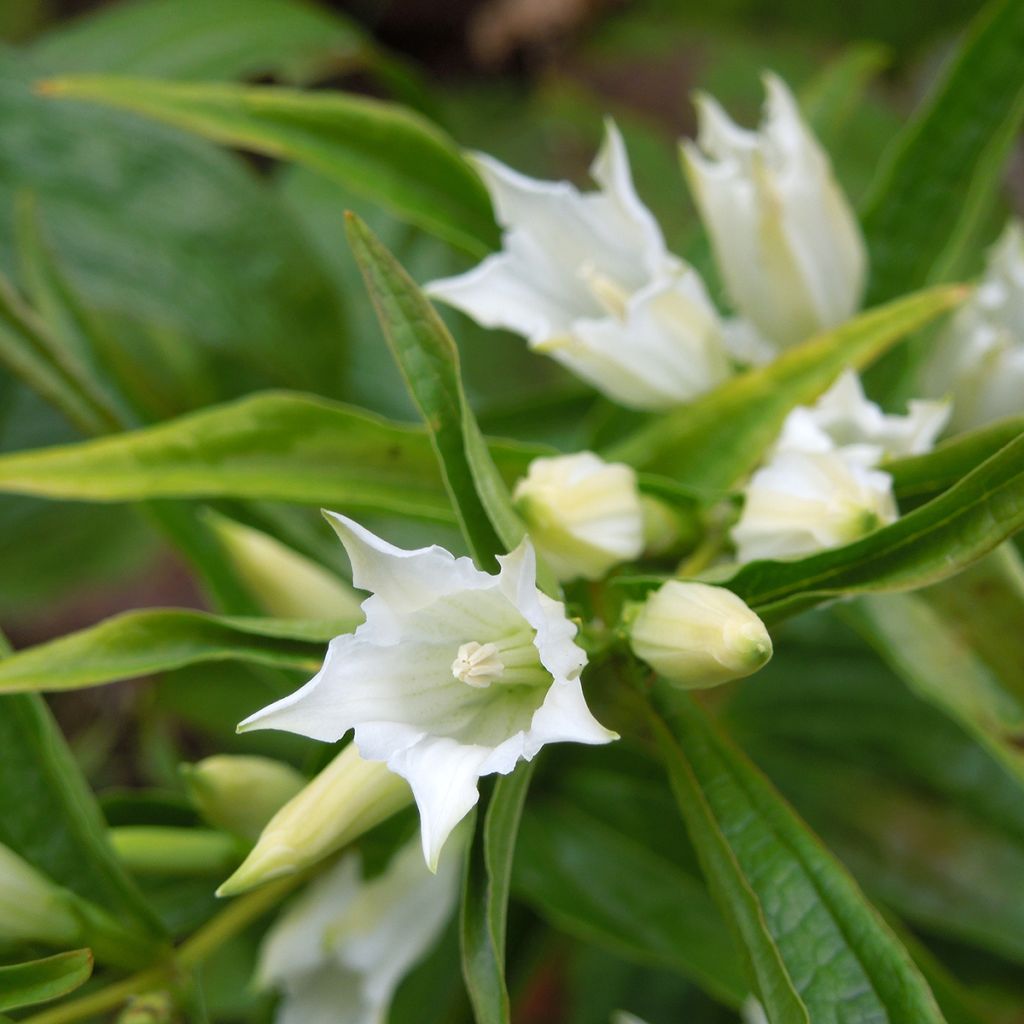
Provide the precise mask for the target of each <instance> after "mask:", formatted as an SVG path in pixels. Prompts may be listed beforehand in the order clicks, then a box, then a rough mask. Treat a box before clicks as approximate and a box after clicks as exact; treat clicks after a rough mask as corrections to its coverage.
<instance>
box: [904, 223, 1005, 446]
mask: <svg viewBox="0 0 1024 1024" xmlns="http://www.w3.org/2000/svg"><path fill="white" fill-rule="evenodd" d="M923 383H924V390H925V391H926V393H928V394H932V395H951V396H952V398H953V419H952V423H951V426H952V428H953V429H954V430H967V429H970V428H971V427H977V426H981V425H982V424H984V423H988V422H990V421H992V420H996V419H999V418H1001V417H1003V416H1012V415H1016V414H1019V413H1022V412H1024V223H1022V222H1021V221H1018V220H1015V221H1011V222H1010V223H1009V224H1007V226H1006V230H1005V231H1004V232H1003V234H1002V235H1001V236H1000V238H999V241H998V242H997V243H996V244H995V246H994V247H993V248H992V251H991V253H990V254H989V258H988V266H987V268H986V271H985V276H984V278H983V279H982V282H981V284H980V285H979V287H978V289H977V290H976V291H975V293H974V294H973V295H972V296H971V298H970V299H969V300H968V301H967V302H966V303H965V304H964V305H963V306H962V307H961V308H960V309H959V310H958V311H957V313H956V314H955V315H954V316H953V318H952V320H951V321H950V323H949V326H948V327H947V328H946V329H945V330H944V331H943V333H942V335H941V336H940V338H939V339H938V342H937V344H936V346H935V351H934V354H933V355H932V357H931V358H930V359H929V360H928V363H927V364H926V366H925V370H924V376H923Z"/></svg>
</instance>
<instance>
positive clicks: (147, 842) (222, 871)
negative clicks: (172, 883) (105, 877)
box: [108, 825, 251, 881]
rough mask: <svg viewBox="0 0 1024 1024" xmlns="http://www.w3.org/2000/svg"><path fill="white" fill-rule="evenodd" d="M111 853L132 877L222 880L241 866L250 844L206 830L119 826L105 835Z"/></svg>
mask: <svg viewBox="0 0 1024 1024" xmlns="http://www.w3.org/2000/svg"><path fill="white" fill-rule="evenodd" d="M108 835H109V838H110V843H111V845H112V846H113V847H114V852H115V853H116V854H117V856H118V857H119V858H120V860H121V863H122V864H124V866H125V867H126V868H128V870H129V871H131V873H132V874H133V875H156V876H158V877H174V878H185V877H200V878H202V877H206V876H209V877H211V878H216V879H218V881H219V880H221V879H223V878H224V877H226V876H227V875H229V874H231V872H232V871H234V870H235V868H237V867H238V865H239V864H241V862H242V860H243V859H244V857H245V855H246V853H247V852H248V851H249V849H250V848H251V844H249V843H246V842H245V841H244V840H242V839H239V838H238V837H237V836H233V835H229V834H228V833H227V832H218V831H216V830H214V829H208V828H176V827H174V826H171V825H120V826H118V827H117V828H112V829H111V830H110V832H109V833H108Z"/></svg>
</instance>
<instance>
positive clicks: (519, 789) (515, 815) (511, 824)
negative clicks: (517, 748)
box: [459, 761, 535, 1024]
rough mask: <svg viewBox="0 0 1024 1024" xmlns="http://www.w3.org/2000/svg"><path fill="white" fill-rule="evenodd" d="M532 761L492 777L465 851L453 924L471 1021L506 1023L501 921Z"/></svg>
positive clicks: (506, 911) (531, 771)
mask: <svg viewBox="0 0 1024 1024" xmlns="http://www.w3.org/2000/svg"><path fill="white" fill-rule="evenodd" d="M534 764H535V762H533V761H528V762H524V763H523V764H520V765H519V766H518V767H517V768H516V770H515V771H514V772H512V774H511V775H501V776H499V777H498V778H497V780H496V781H495V782H494V784H493V786H492V787H491V790H490V796H489V798H488V799H486V801H483V800H482V801H481V811H479V812H478V813H477V816H476V818H477V829H476V834H475V835H474V837H473V842H472V843H471V845H470V847H469V850H468V851H467V854H466V875H465V879H464V881H463V889H462V909H461V911H460V918H459V922H460V924H459V928H460V939H461V945H462V973H463V975H464V976H465V979H466V990H467V992H468V993H469V999H470V1002H471V1003H472V1005H473V1011H474V1014H475V1017H476V1021H477V1024H509V1020H510V1016H509V1015H510V1008H509V999H508V987H507V985H506V983H505V923H506V919H507V916H508V893H509V885H510V884H511V879H512V858H513V855H514V853H515V846H516V834H517V832H518V831H519V819H520V818H521V817H522V813H523V805H524V804H525V802H526V791H527V789H528V788H529V785H530V778H531V777H532V775H533V768H534Z"/></svg>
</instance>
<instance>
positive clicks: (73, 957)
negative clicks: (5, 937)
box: [0, 949, 92, 1010]
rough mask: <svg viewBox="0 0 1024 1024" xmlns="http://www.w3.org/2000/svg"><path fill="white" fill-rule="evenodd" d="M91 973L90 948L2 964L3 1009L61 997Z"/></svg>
mask: <svg viewBox="0 0 1024 1024" xmlns="http://www.w3.org/2000/svg"><path fill="white" fill-rule="evenodd" d="M91 974H92V952H91V951H90V950H88V949H75V950H72V951H71V952H70V953H59V954H58V955H57V956H48V957H46V959H44V960H31V961H29V962H28V963H23V964H13V965H12V966H10V967H0V1010H16V1009H18V1007H20V1006H34V1005H35V1004H36V1003H46V1002H49V1001H50V1000H51V999H59V998H60V997H61V996H66V995H67V994H68V993H69V992H74V990H75V989H76V988H78V987H79V986H80V985H84V984H85V983H86V982H87V981H88V980H89V976H90V975H91Z"/></svg>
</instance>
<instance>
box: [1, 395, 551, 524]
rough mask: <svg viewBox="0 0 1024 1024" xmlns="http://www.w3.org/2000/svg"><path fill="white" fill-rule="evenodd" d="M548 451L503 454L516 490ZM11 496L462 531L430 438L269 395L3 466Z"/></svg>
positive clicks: (5, 459)
mask: <svg viewBox="0 0 1024 1024" xmlns="http://www.w3.org/2000/svg"><path fill="white" fill-rule="evenodd" d="M537 452H538V449H534V448H530V447H528V446H521V445H517V444H514V443H501V444H498V445H495V446H494V448H493V454H494V457H495V458H496V459H497V461H498V463H499V464H500V465H501V467H502V472H503V474H504V477H505V479H514V478H515V477H516V476H519V475H521V474H522V473H523V472H525V468H526V466H527V464H528V463H529V461H530V459H531V458H532V457H533V456H534V455H535V454H537ZM0 491H6V492H8V493H19V494H32V495H36V496H39V497H51V498H68V499H72V500H78V501H140V500H146V499H149V498H170V497H174V498H200V497H201V498H211V497H220V498H258V499H266V500H268V501H288V502H299V503H302V504H309V505H326V506H328V507H332V508H336V509H339V510H344V511H349V512H355V511H375V512H394V513H397V514H400V515H409V516H414V517H416V518H419V519H427V520H433V521H439V522H452V521H453V519H454V514H453V512H452V508H451V503H450V501H449V499H448V492H447V491H446V489H445V485H444V482H443V480H442V477H441V474H440V472H439V471H438V466H437V459H436V458H435V455H434V451H433V448H432V446H431V441H430V437H429V436H428V434H427V433H426V432H425V431H423V430H422V429H420V428H417V427H410V426H405V425H399V424H396V423H391V422H389V421H388V420H385V419H383V418H381V417H379V416H375V415H374V414H372V413H368V412H363V411H362V410H359V409H354V408H351V407H349V406H345V405H341V404H340V403H337V402H331V401H328V400H327V399H320V398H315V397H313V396H311V395H300V394H291V393H289V392H267V393H263V394H258V395H253V396H252V397H250V398H245V399H242V400H240V401H238V402H232V403H227V404H225V405H221V406H215V407H213V408H211V409H205V410H202V411H200V412H196V413H191V414H189V415H187V416H182V417H179V418H178V419H175V420H171V421H168V422H167V423H163V424H160V425H158V426H154V427H148V428H144V429H142V430H136V431H132V432H131V433H126V434H123V435H121V436H118V437H110V438H102V439H99V440H96V441H87V442H84V443H82V444H76V445H66V446H61V447H57V448H50V449H41V450H34V451H30V452H18V453H14V454H11V455H4V456H0Z"/></svg>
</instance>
